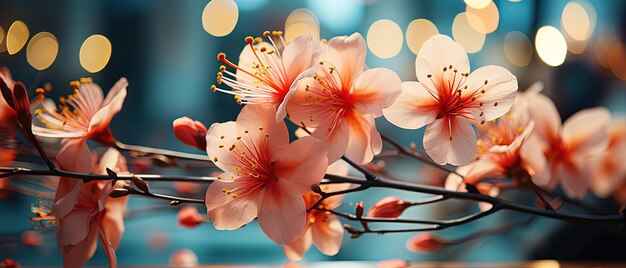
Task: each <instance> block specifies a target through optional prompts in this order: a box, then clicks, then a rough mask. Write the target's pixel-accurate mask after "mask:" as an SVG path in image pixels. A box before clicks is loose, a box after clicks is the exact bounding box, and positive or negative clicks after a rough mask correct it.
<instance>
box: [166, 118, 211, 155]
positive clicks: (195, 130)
mask: <svg viewBox="0 0 626 268" xmlns="http://www.w3.org/2000/svg"><path fill="white" fill-rule="evenodd" d="M206 131H207V130H206V127H205V126H204V124H202V123H201V122H200V121H194V120H192V119H191V118H189V117H186V116H185V117H181V118H178V119H176V120H174V135H176V138H178V140H179V141H181V142H183V143H184V144H187V145H189V146H192V147H196V148H198V150H201V151H204V150H206Z"/></svg>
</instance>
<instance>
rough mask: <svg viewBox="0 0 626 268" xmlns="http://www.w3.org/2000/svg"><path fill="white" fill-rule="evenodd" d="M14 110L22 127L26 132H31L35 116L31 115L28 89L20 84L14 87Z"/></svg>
mask: <svg viewBox="0 0 626 268" xmlns="http://www.w3.org/2000/svg"><path fill="white" fill-rule="evenodd" d="M3 94H4V93H3ZM13 108H14V109H15V113H16V114H17V122H18V123H20V125H22V127H23V128H24V130H26V131H28V132H31V124H32V122H33V116H32V115H31V113H30V100H29V99H28V92H27V91H26V87H24V84H22V83H20V82H17V83H15V86H13Z"/></svg>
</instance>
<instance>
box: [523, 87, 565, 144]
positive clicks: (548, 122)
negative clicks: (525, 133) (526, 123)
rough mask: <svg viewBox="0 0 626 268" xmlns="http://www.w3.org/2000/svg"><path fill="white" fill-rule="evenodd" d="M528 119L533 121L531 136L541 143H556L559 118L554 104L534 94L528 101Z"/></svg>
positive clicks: (559, 125)
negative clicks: (533, 126)
mask: <svg viewBox="0 0 626 268" xmlns="http://www.w3.org/2000/svg"><path fill="white" fill-rule="evenodd" d="M528 109H529V113H530V117H531V119H532V120H534V121H535V129H534V131H533V134H532V136H535V137H537V140H538V141H540V142H541V143H546V144H548V145H549V144H550V143H553V142H556V140H557V139H558V137H559V129H560V128H561V116H560V115H559V112H558V110H557V109H556V105H554V102H552V100H551V99H550V98H548V97H547V96H545V95H543V94H536V95H535V96H534V97H532V98H530V100H529V101H528Z"/></svg>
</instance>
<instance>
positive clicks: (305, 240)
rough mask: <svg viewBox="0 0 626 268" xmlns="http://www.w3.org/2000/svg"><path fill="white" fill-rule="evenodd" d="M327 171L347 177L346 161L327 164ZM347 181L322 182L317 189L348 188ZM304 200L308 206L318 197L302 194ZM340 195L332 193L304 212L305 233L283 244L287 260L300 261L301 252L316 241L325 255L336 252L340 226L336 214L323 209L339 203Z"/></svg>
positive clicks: (326, 191)
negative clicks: (335, 182) (287, 243)
mask: <svg viewBox="0 0 626 268" xmlns="http://www.w3.org/2000/svg"><path fill="white" fill-rule="evenodd" d="M326 173H330V174H334V175H339V176H346V175H348V164H347V163H346V162H343V161H337V162H335V163H333V164H332V165H330V166H329V167H328V170H327V171H326ZM349 186H350V184H347V183H342V184H325V185H320V189H321V190H322V191H323V192H325V193H332V192H336V191H342V190H345V189H348V187H349ZM303 198H304V203H305V206H306V207H307V208H309V207H311V206H313V205H314V204H315V203H316V202H317V201H319V199H320V198H321V196H320V195H319V194H317V193H314V192H308V193H307V194H305V195H303ZM341 199H343V195H334V196H331V197H328V198H326V199H324V200H323V201H322V203H321V204H319V206H318V208H320V209H313V210H311V211H310V212H309V213H308V214H307V221H306V223H305V227H304V232H303V233H302V235H301V236H300V238H298V240H296V241H294V242H293V243H291V244H289V245H284V246H283V250H284V251H285V255H286V256H287V258H288V259H289V260H290V261H299V260H302V257H303V256H304V254H305V253H306V252H307V251H308V250H309V248H311V245H312V244H315V246H316V247H317V249H319V251H320V252H322V253H323V254H325V255H328V256H334V255H335V254H337V252H339V249H340V247H341V241H342V238H343V227H342V225H341V222H340V221H339V219H337V217H336V216H335V215H332V214H330V213H329V212H326V211H324V209H336V208H337V207H339V205H341Z"/></svg>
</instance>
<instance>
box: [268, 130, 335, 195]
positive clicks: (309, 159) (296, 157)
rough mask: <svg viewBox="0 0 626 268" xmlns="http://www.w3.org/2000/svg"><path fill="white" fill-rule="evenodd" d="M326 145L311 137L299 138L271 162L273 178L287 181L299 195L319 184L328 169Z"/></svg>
mask: <svg viewBox="0 0 626 268" xmlns="http://www.w3.org/2000/svg"><path fill="white" fill-rule="evenodd" d="M327 154H328V153H327V150H326V144H325V143H324V142H323V141H320V140H317V139H315V138H312V137H303V138H300V139H298V140H296V141H294V142H292V143H291V144H289V145H288V146H287V147H285V149H284V150H282V151H280V153H279V154H278V155H277V157H276V158H275V159H273V160H272V163H274V164H273V167H272V170H273V171H274V176H276V178H278V179H279V180H289V181H290V182H291V183H292V185H293V186H294V188H293V189H294V190H296V191H298V192H299V193H300V194H306V193H308V192H310V191H311V185H312V184H319V183H320V181H321V180H322V179H323V178H324V174H325V173H326V168H327V167H328V158H327V157H326V155H327Z"/></svg>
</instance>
